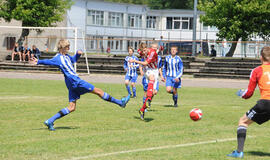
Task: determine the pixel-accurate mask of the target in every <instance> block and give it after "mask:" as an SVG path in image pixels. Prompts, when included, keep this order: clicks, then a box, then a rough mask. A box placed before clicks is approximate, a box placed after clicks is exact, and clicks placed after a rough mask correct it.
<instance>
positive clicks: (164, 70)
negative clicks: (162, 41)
mask: <svg viewBox="0 0 270 160" xmlns="http://www.w3.org/2000/svg"><path fill="white" fill-rule="evenodd" d="M167 65H168V64H167V59H166V57H165V60H164V64H163V69H162V70H163V71H162V75H163V79H161V80H162V81H163V82H165V80H166V73H167ZM161 78H162V77H161Z"/></svg>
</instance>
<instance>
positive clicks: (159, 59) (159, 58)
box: [158, 56, 163, 69]
mask: <svg viewBox="0 0 270 160" xmlns="http://www.w3.org/2000/svg"><path fill="white" fill-rule="evenodd" d="M162 65H163V64H162V58H161V56H158V69H160V68H162Z"/></svg>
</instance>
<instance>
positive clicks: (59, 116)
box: [48, 108, 70, 123]
mask: <svg viewBox="0 0 270 160" xmlns="http://www.w3.org/2000/svg"><path fill="white" fill-rule="evenodd" d="M69 113H70V111H69V110H68V108H63V109H61V110H60V111H59V112H58V113H56V114H55V115H54V116H52V117H51V118H50V119H48V121H49V123H53V122H54V121H55V120H57V119H59V118H61V117H64V116H65V115H67V114H69Z"/></svg>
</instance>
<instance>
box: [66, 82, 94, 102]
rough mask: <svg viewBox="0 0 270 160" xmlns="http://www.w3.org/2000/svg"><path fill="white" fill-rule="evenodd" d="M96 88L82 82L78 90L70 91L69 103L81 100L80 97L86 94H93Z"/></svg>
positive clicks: (72, 89)
mask: <svg viewBox="0 0 270 160" xmlns="http://www.w3.org/2000/svg"><path fill="white" fill-rule="evenodd" d="M94 88H95V86H93V85H92V84H90V83H88V82H86V81H84V80H81V81H80V82H79V83H78V85H77V87H76V88H71V89H69V93H68V98H69V102H74V101H76V100H77V99H80V95H83V94H85V93H89V92H92V91H93V90H94Z"/></svg>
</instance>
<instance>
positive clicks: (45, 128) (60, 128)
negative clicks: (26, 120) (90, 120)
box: [32, 126, 80, 130]
mask: <svg viewBox="0 0 270 160" xmlns="http://www.w3.org/2000/svg"><path fill="white" fill-rule="evenodd" d="M54 128H55V129H56V130H63V129H66V130H67V129H78V128H80V127H54ZM32 130H48V128H47V127H45V126H44V128H36V129H32Z"/></svg>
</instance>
